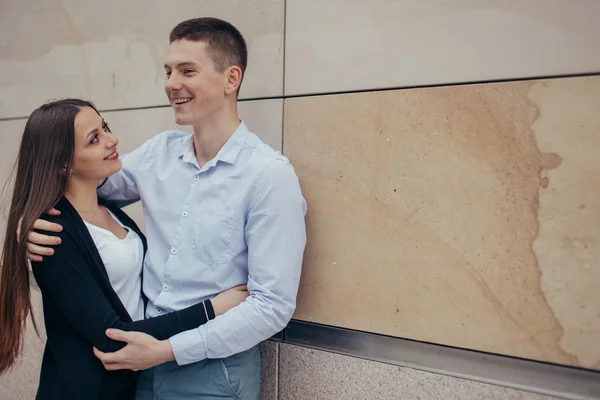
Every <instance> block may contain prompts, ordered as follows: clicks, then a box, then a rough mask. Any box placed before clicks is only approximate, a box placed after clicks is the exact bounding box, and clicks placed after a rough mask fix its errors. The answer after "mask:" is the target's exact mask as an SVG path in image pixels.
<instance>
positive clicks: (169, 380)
mask: <svg viewBox="0 0 600 400" xmlns="http://www.w3.org/2000/svg"><path fill="white" fill-rule="evenodd" d="M246 62H247V50H246V44H245V41H244V39H243V37H242V35H241V34H240V33H239V32H238V30H237V29H236V28H235V27H233V26H232V25H231V24H229V23H227V22H225V21H222V20H218V19H215V18H197V19H192V20H188V21H184V22H182V23H180V24H178V25H177V26H176V27H175V28H174V29H173V30H172V31H171V34H170V46H169V52H168V56H167V60H166V62H165V72H166V79H165V93H166V94H167V96H168V98H169V101H170V103H171V106H172V107H173V109H174V113H175V121H176V122H177V124H180V125H192V126H193V128H194V133H193V135H189V134H185V133H182V132H176V131H167V132H163V133H161V134H159V135H157V136H155V137H154V138H152V139H150V140H149V141H147V142H146V143H145V144H143V145H142V146H141V147H140V148H138V149H137V150H134V151H133V152H131V153H130V154H127V155H126V156H123V157H122V161H123V169H122V170H121V171H120V172H119V173H118V174H116V175H114V176H111V177H110V178H109V179H108V181H107V182H106V183H105V184H104V185H103V186H102V187H101V188H100V189H99V194H100V195H101V196H102V197H104V198H108V199H110V200H114V201H118V202H119V203H120V205H127V204H130V203H132V202H135V201H138V200H140V199H141V200H142V203H143V207H144V222H145V228H146V234H147V237H148V253H147V255H146V259H145V263H144V281H143V286H144V293H145V294H146V296H147V297H148V307H147V309H146V315H147V317H152V316H156V315H159V314H161V313H163V312H170V311H173V310H178V309H181V308H184V307H186V306H189V305H191V304H195V303H197V302H200V301H202V300H204V299H207V298H211V297H213V296H214V295H216V294H217V293H219V292H221V291H223V290H225V289H228V288H231V287H233V286H236V285H240V284H244V283H246V282H247V285H248V291H249V292H250V296H249V297H248V298H247V299H246V301H244V302H243V303H242V304H240V305H239V306H237V307H234V308H233V309H231V310H230V311H229V312H227V313H225V314H224V315H221V316H219V317H217V318H216V319H214V320H212V321H210V322H209V323H208V324H206V325H203V326H201V327H199V328H197V329H194V330H190V331H187V332H183V333H181V334H179V335H176V336H174V337H171V338H170V339H169V340H166V341H162V342H161V341H157V340H155V339H154V338H152V337H150V336H147V335H144V334H141V333H138V332H121V331H116V330H109V331H108V332H107V334H108V335H109V336H110V337H111V338H113V339H115V340H120V341H125V342H127V343H128V345H127V346H126V347H125V348H124V349H122V350H120V351H119V352H116V353H112V354H104V353H101V352H99V351H98V350H96V349H94V351H95V353H96V355H97V357H98V358H100V359H101V360H102V361H103V363H104V365H105V367H106V368H107V369H133V370H145V371H144V372H143V373H142V376H141V378H140V381H139V383H138V394H137V396H138V398H139V399H155V398H156V399H188V398H194V399H196V398H216V397H218V398H236V399H256V398H258V393H259V384H260V353H259V349H258V347H257V345H258V344H259V343H260V342H261V341H263V340H265V339H267V338H269V337H271V336H272V335H273V334H275V333H277V332H279V331H280V330H281V329H283V328H284V327H285V326H286V325H287V323H288V322H289V320H290V319H291V317H292V314H293V312H294V309H295V304H296V295H297V290H298V283H299V278H300V269H301V263H302V256H303V252H304V247H305V243H306V235H305V226H304V216H305V213H306V202H305V201H304V199H303V197H302V194H301V192H300V187H299V184H298V179H297V176H296V174H295V172H294V170H293V167H292V166H291V164H290V162H289V161H288V160H287V158H285V157H284V156H282V155H281V154H279V153H277V152H275V151H274V150H272V149H271V148H270V147H268V146H267V145H265V144H264V143H262V142H261V141H260V139H258V137H257V136H255V135H254V134H252V133H250V132H249V131H248V129H247V128H246V126H245V124H244V123H243V122H242V121H240V119H239V117H238V111H237V95H238V93H239V88H240V85H241V83H242V79H243V75H244V71H245V68H246ZM35 228H36V229H42V230H49V231H54V230H58V229H59V227H57V226H49V225H48V223H47V222H45V221H42V220H38V222H37V223H36V226H35ZM28 240H29V242H28V251H29V253H30V258H32V259H36V258H37V257H39V256H47V255H51V254H52V249H47V248H42V247H39V246H38V245H49V244H56V242H55V241H54V240H55V238H51V237H49V236H43V235H41V234H39V233H37V234H32V235H30V236H29V237H28ZM36 243H37V245H36ZM155 366H156V367H155ZM152 367H155V368H152Z"/></svg>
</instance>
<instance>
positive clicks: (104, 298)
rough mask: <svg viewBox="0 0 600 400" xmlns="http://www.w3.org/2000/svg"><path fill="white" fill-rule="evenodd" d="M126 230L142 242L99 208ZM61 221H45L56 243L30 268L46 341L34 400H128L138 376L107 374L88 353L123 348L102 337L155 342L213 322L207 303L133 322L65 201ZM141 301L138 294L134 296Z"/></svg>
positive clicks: (116, 211) (129, 224) (129, 222)
mask: <svg viewBox="0 0 600 400" xmlns="http://www.w3.org/2000/svg"><path fill="white" fill-rule="evenodd" d="M101 204H103V205H105V206H106V207H107V208H108V209H109V210H110V211H112V212H113V214H114V215H115V216H116V217H117V218H118V219H119V220H120V221H121V222H122V223H123V224H124V225H126V226H127V227H128V228H130V229H133V230H134V231H135V232H136V233H137V234H138V235H139V236H140V238H141V239H142V242H143V245H144V253H145V252H146V250H147V244H146V238H145V237H144V235H143V234H142V232H141V231H140V230H139V228H138V227H137V225H136V224H135V222H133V220H131V218H129V217H128V216H127V215H126V214H125V213H124V212H123V211H121V210H120V209H119V208H118V207H115V206H113V205H111V204H108V203H106V202H104V201H101ZM55 208H57V209H58V210H59V211H61V215H59V216H56V217H54V216H47V215H45V216H44V219H46V220H48V221H51V222H56V223H58V224H60V225H62V227H63V230H62V231H61V232H60V233H58V234H56V233H52V234H53V235H57V236H59V237H60V238H61V239H62V243H61V244H60V245H58V246H55V248H54V255H53V256H47V257H44V259H43V261H42V262H40V263H36V262H33V263H32V267H33V274H34V276H35V279H36V281H37V283H38V285H39V287H40V290H41V292H42V299H43V303H44V322H45V326H46V333H47V337H48V340H47V342H46V347H45V350H44V357H43V360H42V370H41V374H40V384H39V388H38V393H37V397H36V399H39V400H47V399H51V400H71V399H73V400H93V399H98V400H100V399H107V400H109V399H110V400H120V399H123V400H126V399H127V400H129V399H133V398H134V394H135V386H136V381H137V378H138V374H139V373H137V372H133V371H129V370H122V371H106V370H105V369H104V367H103V366H102V363H101V362H100V360H98V359H97V358H96V357H95V356H94V353H93V351H92V346H95V347H96V348H98V349H99V350H101V351H103V352H113V351H117V350H119V349H121V348H122V347H123V346H124V343H122V342H116V341H113V340H111V339H109V338H108V337H107V336H106V334H105V331H106V329H108V328H117V329H121V330H125V331H139V332H144V333H147V334H149V335H152V336H154V337H155V338H157V339H159V340H164V339H168V338H169V337H171V336H173V335H175V334H177V333H180V332H183V331H186V330H189V329H193V328H196V327H198V326H200V325H202V324H204V323H206V322H207V316H208V319H212V318H214V311H213V308H212V305H211V302H210V301H209V300H207V301H205V302H204V303H199V304H196V305H194V306H191V307H188V308H186V309H184V310H181V311H176V312H173V313H168V314H164V315H161V316H160V317H156V318H150V319H145V320H141V321H135V322H132V320H131V317H130V316H129V314H128V313H127V310H126V309H125V307H124V306H123V304H122V303H121V301H120V300H119V297H118V296H117V294H116V293H115V291H114V290H113V288H112V286H111V285H110V281H109V279H108V275H107V273H106V269H105V268H104V264H103V263H102V259H101V258H100V254H99V253H98V250H97V248H96V246H95V244H94V241H93V239H92V237H91V235H90V233H89V231H88V229H87V227H86V226H85V224H84V222H83V220H82V219H81V217H80V216H79V214H78V213H77V211H76V210H75V208H74V207H73V206H72V205H71V203H69V201H68V200H67V199H66V198H63V199H61V200H60V201H59V203H58V204H57V205H56V207H55ZM140 295H142V294H140Z"/></svg>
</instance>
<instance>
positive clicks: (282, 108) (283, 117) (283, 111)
mask: <svg viewBox="0 0 600 400" xmlns="http://www.w3.org/2000/svg"><path fill="white" fill-rule="evenodd" d="M286 32H287V0H283V74H282V79H283V82H282V86H281V88H282V93H283V101H282V102H281V154H283V155H285V153H284V145H285V142H284V140H285V139H284V137H285V65H286V61H285V55H286V53H285V49H286V48H287V34H286Z"/></svg>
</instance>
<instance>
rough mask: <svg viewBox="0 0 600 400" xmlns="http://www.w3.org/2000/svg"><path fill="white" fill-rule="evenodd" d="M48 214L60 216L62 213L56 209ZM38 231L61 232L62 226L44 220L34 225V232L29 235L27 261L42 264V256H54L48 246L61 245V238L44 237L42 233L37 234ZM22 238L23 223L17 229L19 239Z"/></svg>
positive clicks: (50, 210) (37, 221)
mask: <svg viewBox="0 0 600 400" xmlns="http://www.w3.org/2000/svg"><path fill="white" fill-rule="evenodd" d="M46 214H48V215H60V211H58V210H57V209H55V208H51V209H49V210H48V211H47V212H46ZM36 229H39V230H43V231H48V232H60V231H62V226H60V225H58V224H55V223H52V222H48V221H46V220H43V219H38V220H36V221H35V222H34V223H33V230H32V231H31V232H29V235H27V245H26V248H27V251H26V252H25V254H26V256H27V259H29V260H30V261H36V262H41V261H42V259H43V258H42V256H51V255H53V254H54V249H52V248H50V247H47V246H56V245H57V244H60V238H58V237H56V236H47V235H42V234H41V233H37V232H35V230H36ZM19 237H21V221H20V220H19V225H18V227H17V238H19Z"/></svg>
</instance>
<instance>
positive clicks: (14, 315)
mask: <svg viewBox="0 0 600 400" xmlns="http://www.w3.org/2000/svg"><path fill="white" fill-rule="evenodd" d="M82 107H91V108H93V109H94V110H96V108H95V107H94V106H93V105H92V104H91V103H89V102H87V101H84V100H78V99H65V100H59V101H55V102H52V103H47V104H44V105H43V106H41V107H40V108H38V109H36V110H35V111H34V112H33V113H32V114H31V115H30V116H29V119H28V120H27V124H26V125H25V130H24V132H23V137H22V139H21V145H20V148H19V154H18V157H17V162H16V164H15V168H13V171H12V173H11V177H10V178H9V182H10V180H11V178H12V177H13V176H14V175H15V170H16V177H14V189H13V193H12V201H11V203H10V211H9V214H8V222H7V225H6V235H5V237H4V248H3V252H2V258H1V264H0V268H1V273H0V374H2V373H4V372H5V371H7V370H8V369H9V368H10V367H11V366H12V365H13V364H14V363H15V361H16V360H17V357H18V356H19V354H20V353H21V351H22V350H23V335H24V330H25V325H26V321H27V316H28V315H29V313H30V312H31V298H30V293H29V268H28V265H27V258H26V255H25V252H26V242H27V236H28V235H29V233H30V232H31V230H32V228H33V224H34V222H35V221H36V220H37V219H38V218H40V216H41V215H42V214H44V213H45V212H46V211H47V210H48V209H49V208H50V207H53V206H54V205H55V204H56V203H57V202H58V201H59V200H60V199H61V197H62V196H63V194H64V192H65V187H66V184H67V179H68V176H69V174H70V171H71V164H72V160H73V152H74V140H75V138H74V136H75V117H76V116H77V113H78V112H79V110H80V109H81V108H82ZM96 112H97V111H96ZM7 184H8V183H7ZM6 187H8V186H6ZM19 221H21V222H20V224H21V227H20V237H17V230H18V228H19ZM32 322H33V326H34V327H35V329H36V331H37V326H36V323H35V319H34V318H33V314H32Z"/></svg>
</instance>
